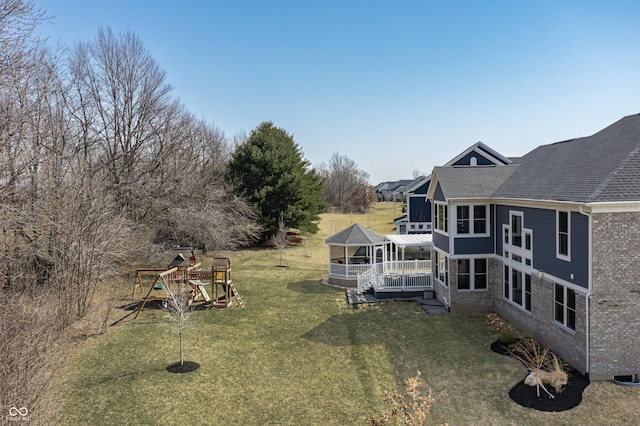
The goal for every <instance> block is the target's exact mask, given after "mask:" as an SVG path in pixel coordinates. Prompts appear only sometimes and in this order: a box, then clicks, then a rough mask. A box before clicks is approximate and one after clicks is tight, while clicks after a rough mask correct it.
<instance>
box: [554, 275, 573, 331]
mask: <svg viewBox="0 0 640 426" xmlns="http://www.w3.org/2000/svg"><path fill="white" fill-rule="evenodd" d="M552 284H553V323H554V324H555V325H556V326H558V327H560V328H562V329H563V330H565V331H567V332H569V333H571V334H576V331H577V328H578V327H577V322H578V321H577V319H578V318H577V317H578V315H577V310H578V299H577V297H578V293H577V292H576V291H575V290H574V289H572V288H569V287H568V286H565V285H562V284H560V283H555V282H554V283H552ZM556 285H559V286H560V287H562V292H563V295H562V300H563V302H562V306H563V312H562V317H563V322H560V321H558V320H557V319H556V303H557V302H556ZM567 290H571V291H573V293H574V299H575V300H574V303H575V307H574V310H573V321H574V324H573V327H574V328H571V327H569V326H568V325H567V318H568V317H569V316H568V315H567V313H568V312H569V308H568V306H567V299H568V298H567V293H568V291H567Z"/></svg>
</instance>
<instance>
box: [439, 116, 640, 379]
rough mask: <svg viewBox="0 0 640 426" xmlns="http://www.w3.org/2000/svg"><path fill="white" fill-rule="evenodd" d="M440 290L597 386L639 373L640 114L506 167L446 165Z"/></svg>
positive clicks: (458, 308) (456, 305)
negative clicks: (493, 316) (494, 316)
mask: <svg viewBox="0 0 640 426" xmlns="http://www.w3.org/2000/svg"><path fill="white" fill-rule="evenodd" d="M427 198H428V199H429V200H431V201H432V202H433V209H432V210H433V218H434V220H433V223H434V225H433V243H434V253H433V254H432V259H433V282H434V292H435V295H436V297H437V298H438V299H440V300H441V301H442V302H443V303H444V304H445V305H447V306H448V307H449V308H450V310H451V311H455V312H463V311H495V312H496V313H498V314H499V315H501V316H502V317H504V318H505V319H506V320H508V321H509V322H511V323H512V324H513V325H514V326H516V327H517V328H518V329H520V330H521V331H523V332H524V333H526V334H529V335H532V336H534V337H535V338H536V339H537V340H539V341H540V342H541V343H542V344H544V345H546V346H548V347H550V348H551V349H552V350H554V351H555V352H557V353H558V355H559V356H560V357H562V358H563V359H565V360H566V361H567V362H569V363H570V364H571V365H572V366H573V367H574V368H575V369H576V370H578V371H580V372H581V373H588V374H589V376H590V378H591V379H592V380H610V379H612V378H613V377H614V376H621V375H625V376H626V375H635V374H638V373H640V115H633V116H628V117H625V118H623V119H621V120H620V121H618V122H616V123H614V124H612V125H611V126H609V127H607V128H605V129H604V130H602V131H600V132H598V133H596V134H594V135H592V136H589V137H584V138H578V139H572V140H568V141H564V142H558V143H554V144H551V145H544V146H540V147H538V148H537V149H535V150H533V151H531V152H530V153H528V154H527V155H525V156H523V157H522V158H519V159H516V160H514V163H513V164H510V165H505V166H503V167H496V166H480V167H436V168H435V169H434V171H433V173H432V178H431V183H430V186H429V189H428V192H427Z"/></svg>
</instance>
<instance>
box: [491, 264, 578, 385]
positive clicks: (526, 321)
mask: <svg viewBox="0 0 640 426" xmlns="http://www.w3.org/2000/svg"><path fill="white" fill-rule="evenodd" d="M495 263H496V264H495V265H493V269H494V273H495V274H496V277H495V279H496V281H494V283H495V284H496V285H494V288H493V289H494V296H495V304H494V307H495V311H496V313H497V314H498V315H500V316H501V317H503V318H504V319H505V320H507V321H508V322H509V323H511V324H512V325H513V326H514V327H516V328H517V329H518V330H519V331H520V332H521V333H523V334H525V335H529V336H533V337H534V338H535V339H536V340H537V341H538V342H540V343H541V344H543V345H544V346H546V347H548V348H550V349H551V350H552V351H554V352H555V353H556V354H558V356H559V357H560V358H562V359H563V360H565V361H566V362H568V363H569V364H571V366H572V367H573V368H574V369H576V370H577V371H579V372H581V373H583V374H584V373H586V372H587V344H586V341H587V339H586V330H587V322H586V318H587V309H586V307H587V301H586V297H585V296H582V295H579V294H576V331H575V332H573V331H570V330H568V329H567V328H565V327H563V326H561V325H560V324H558V323H556V322H555V320H554V283H553V282H552V281H549V280H547V279H544V278H542V279H541V278H538V277H537V276H532V277H531V312H527V311H525V310H524V309H521V308H519V307H518V306H516V305H515V304H513V303H510V302H509V301H507V300H505V299H504V298H503V297H502V291H503V274H504V268H503V265H502V262H501V261H496V262H495ZM498 283H500V284H498Z"/></svg>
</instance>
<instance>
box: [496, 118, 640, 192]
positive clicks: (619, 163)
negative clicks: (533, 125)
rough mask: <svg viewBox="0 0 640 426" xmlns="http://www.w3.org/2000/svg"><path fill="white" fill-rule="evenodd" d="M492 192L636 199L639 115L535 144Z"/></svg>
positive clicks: (639, 166) (639, 171) (639, 169)
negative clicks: (591, 132) (577, 135)
mask: <svg viewBox="0 0 640 426" xmlns="http://www.w3.org/2000/svg"><path fill="white" fill-rule="evenodd" d="M518 163H519V167H517V170H516V171H515V172H514V173H513V174H512V175H511V176H510V177H509V179H508V180H506V181H505V182H504V184H503V185H502V186H501V187H500V188H499V189H498V190H497V191H495V193H494V194H493V195H494V197H498V198H521V199H538V200H554V201H575V202H583V203H589V202H614V201H639V200H640V115H630V116H627V117H624V118H622V119H621V120H619V121H617V122H616V123H613V124H612V125H610V126H609V127H607V128H605V129H603V130H601V131H599V132H598V133H596V134H594V135H592V136H589V137H584V138H578V139H572V140H568V141H564V142H558V143H554V144H551V145H543V146H540V147H538V148H536V149H534V150H533V151H531V152H530V153H528V154H526V155H525V156H523V157H522V158H520V159H519V160H518Z"/></svg>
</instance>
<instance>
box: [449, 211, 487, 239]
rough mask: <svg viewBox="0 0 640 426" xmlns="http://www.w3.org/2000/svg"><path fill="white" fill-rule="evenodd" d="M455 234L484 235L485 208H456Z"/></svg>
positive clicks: (485, 225)
mask: <svg viewBox="0 0 640 426" xmlns="http://www.w3.org/2000/svg"><path fill="white" fill-rule="evenodd" d="M456 232H457V233H458V234H486V233H487V206H485V205H481V206H457V207H456Z"/></svg>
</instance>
